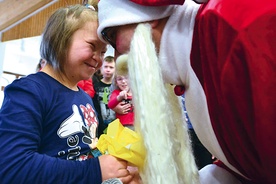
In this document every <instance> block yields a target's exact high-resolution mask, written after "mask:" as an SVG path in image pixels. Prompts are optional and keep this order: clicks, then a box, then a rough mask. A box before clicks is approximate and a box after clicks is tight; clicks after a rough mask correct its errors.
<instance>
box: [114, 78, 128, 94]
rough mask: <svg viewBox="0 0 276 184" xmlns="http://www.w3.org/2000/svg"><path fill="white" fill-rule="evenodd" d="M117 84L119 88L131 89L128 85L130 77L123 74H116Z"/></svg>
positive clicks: (123, 89)
mask: <svg viewBox="0 0 276 184" xmlns="http://www.w3.org/2000/svg"><path fill="white" fill-rule="evenodd" d="M116 85H117V86H118V88H119V89H120V90H122V91H127V92H128V91H129V86H128V77H127V76H123V75H117V76H116Z"/></svg>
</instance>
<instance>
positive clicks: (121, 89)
mask: <svg viewBox="0 0 276 184" xmlns="http://www.w3.org/2000/svg"><path fill="white" fill-rule="evenodd" d="M114 81H115V85H116V87H117V89H114V91H113V92H112V93H111V95H110V99H109V102H108V107H109V108H110V109H113V108H114V107H116V106H117V105H118V104H119V103H120V102H124V103H125V104H127V103H128V104H131V106H130V107H129V108H128V109H127V110H124V111H123V113H122V114H119V113H116V118H118V119H119V120H120V122H121V123H122V125H123V126H125V127H128V128H130V129H132V130H133V129H134V126H133V125H134V111H133V105H132V93H131V90H130V88H129V85H128V77H127V76H123V75H116V76H115V78H114Z"/></svg>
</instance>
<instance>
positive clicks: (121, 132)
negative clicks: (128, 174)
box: [97, 119, 145, 168]
mask: <svg viewBox="0 0 276 184" xmlns="http://www.w3.org/2000/svg"><path fill="white" fill-rule="evenodd" d="M97 148H98V149H99V151H100V152H101V153H102V154H110V155H112V156H115V157H117V158H121V159H123V160H126V161H128V162H129V163H130V164H131V165H133V166H136V167H138V168H141V167H142V166H143V164H144V159H145V148H144V145H143V142H142V140H141V137H140V136H139V135H138V134H137V133H136V132H134V131H133V130H131V129H129V128H126V127H124V126H123V125H122V124H121V123H120V121H119V119H116V120H114V121H113V122H111V123H110V124H109V125H108V128H107V134H103V135H101V136H100V139H99V141H98V143H97Z"/></svg>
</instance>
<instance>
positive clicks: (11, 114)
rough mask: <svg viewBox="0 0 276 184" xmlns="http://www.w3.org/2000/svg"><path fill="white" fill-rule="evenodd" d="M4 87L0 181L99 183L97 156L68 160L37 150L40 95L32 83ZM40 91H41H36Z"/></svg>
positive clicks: (39, 133)
mask: <svg viewBox="0 0 276 184" xmlns="http://www.w3.org/2000/svg"><path fill="white" fill-rule="evenodd" d="M28 82H29V81H26V80H25V82H14V83H12V84H11V85H9V86H7V87H6V88H5V97H4V101H3V105H2V108H1V109H0V146H1V152H0V158H1V159H0V166H1V169H0V178H1V183H18V184H19V183H49V184H50V183H68V184H70V183H95V184H98V183H99V184H100V183H101V180H102V179H101V170H100V164H99V160H98V158H92V159H88V160H84V161H70V160H64V159H60V158H56V157H51V156H49V155H46V154H42V153H40V150H39V147H40V143H41V135H42V134H43V128H42V124H41V123H38V122H39V120H40V119H41V118H42V116H41V114H40V111H41V108H42V107H43V105H45V104H43V103H42V102H43V101H42V100H40V99H41V98H42V97H43V95H49V94H47V90H44V92H43V90H38V89H37V87H34V84H33V83H28ZM39 92H40V93H42V94H39Z"/></svg>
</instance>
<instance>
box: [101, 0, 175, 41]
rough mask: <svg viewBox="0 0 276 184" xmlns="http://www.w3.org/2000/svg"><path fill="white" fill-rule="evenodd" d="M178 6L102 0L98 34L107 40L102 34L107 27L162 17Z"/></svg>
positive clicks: (127, 0) (122, 0)
mask: <svg viewBox="0 0 276 184" xmlns="http://www.w3.org/2000/svg"><path fill="white" fill-rule="evenodd" d="M176 7H177V5H171V6H143V5H139V4H136V3H134V2H131V1H129V0H100V1H99V4H98V8H99V14H98V15H99V28H98V31H97V33H98V36H99V37H100V39H101V40H102V41H104V42H106V41H105V40H104V39H103V38H102V35H101V32H102V31H103V30H104V29H105V28H107V27H115V26H120V25H127V24H133V23H139V22H146V21H151V20H157V19H162V18H165V17H168V16H170V15H171V14H172V13H173V11H174V9H175V8H176Z"/></svg>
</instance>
